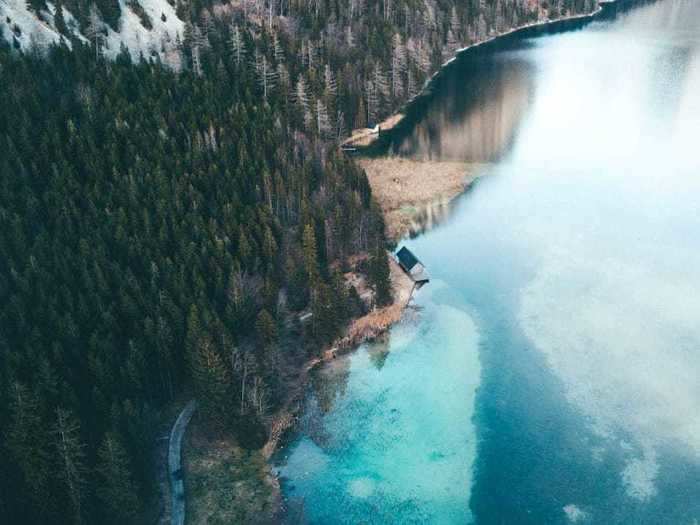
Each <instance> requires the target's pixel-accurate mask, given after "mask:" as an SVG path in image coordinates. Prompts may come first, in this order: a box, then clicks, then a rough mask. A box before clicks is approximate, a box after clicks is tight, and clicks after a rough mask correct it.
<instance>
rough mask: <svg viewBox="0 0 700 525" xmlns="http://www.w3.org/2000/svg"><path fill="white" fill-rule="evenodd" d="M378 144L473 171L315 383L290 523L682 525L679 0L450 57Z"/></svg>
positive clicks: (691, 278)
mask: <svg viewBox="0 0 700 525" xmlns="http://www.w3.org/2000/svg"><path fill="white" fill-rule="evenodd" d="M394 149H395V151H396V152H397V153H398V154H401V155H406V156H411V157H417V158H421V157H425V158H427V157H429V158H432V159H459V160H467V161H474V162H486V163H487V167H485V168H484V173H483V174H482V175H483V176H482V177H481V178H480V179H479V180H478V182H477V183H476V184H475V185H474V186H473V187H472V188H471V189H470V190H469V191H468V192H467V193H465V194H464V195H463V196H461V197H460V198H459V199H457V200H456V201H455V202H454V203H453V206H452V207H451V210H450V213H449V217H447V218H446V220H445V221H444V222H442V223H441V224H440V225H438V226H435V227H434V228H433V229H431V230H430V231H427V232H425V233H424V234H422V235H420V236H418V237H416V238H414V239H411V240H406V241H405V242H403V243H401V244H405V245H407V246H409V247H410V248H411V249H412V250H413V251H414V252H415V253H416V254H417V255H418V257H419V258H421V260H422V261H423V262H424V263H425V264H426V266H427V268H428V270H429V271H430V274H431V276H432V281H431V282H430V283H429V284H428V285H427V286H426V287H424V288H423V289H421V290H420V291H419V292H418V293H417V295H416V296H415V304H414V306H413V307H412V308H410V309H409V310H408V311H407V312H406V316H405V319H404V320H403V321H402V322H401V323H400V324H398V325H397V326H395V327H394V328H393V329H392V330H391V332H390V333H389V334H388V336H387V338H386V340H384V341H380V342H377V343H373V344H370V345H364V346H362V347H361V348H359V349H358V350H357V351H356V352H354V353H353V354H351V355H349V356H346V357H343V358H339V359H336V360H335V361H333V362H331V363H329V364H327V365H326V366H324V367H322V368H321V369H320V370H318V371H317V372H316V373H315V375H314V377H313V381H312V384H311V386H310V388H309V392H308V396H307V399H306V403H305V408H304V411H303V412H302V414H301V421H300V424H299V427H298V429H297V432H296V434H295V435H294V436H293V437H292V439H291V440H290V442H289V444H288V445H287V446H286V447H285V448H284V449H283V450H282V451H281V452H280V453H279V455H278V458H277V464H276V469H277V470H278V472H279V474H280V477H281V480H282V488H283V494H284V496H285V498H286V500H287V506H288V508H289V509H290V511H289V515H290V521H293V522H299V521H304V522H309V523H348V524H350V523H353V524H357V523H367V524H369V523H438V524H440V523H445V524H448V523H472V522H473V523H498V524H528V523H533V524H542V523H603V524H615V523H624V524H628V523H633V524H647V523H648V524H666V523H668V524H688V525H691V524H697V523H698V521H700V497H698V496H699V495H700V494H699V493H700V2H698V1H697V0H661V1H658V2H655V3H651V4H648V5H642V6H639V7H636V8H634V9H631V10H629V11H627V12H624V13H620V14H618V15H617V16H616V17H614V18H612V19H609V20H608V19H606V20H598V21H594V22H591V23H590V24H587V25H585V27H582V28H580V29H578V30H575V31H568V32H564V33H559V34H552V35H545V36H540V37H537V38H517V39H509V40H508V41H506V42H503V43H499V44H497V45H493V46H487V48H485V49H482V50H477V51H474V52H468V53H465V54H464V55H463V56H461V57H460V58H459V59H458V60H456V61H455V62H453V63H452V64H451V65H450V66H449V67H448V68H446V69H445V71H444V72H443V73H442V74H441V76H440V79H439V81H436V82H435V84H434V85H433V88H432V89H431V95H430V96H429V97H424V100H422V101H421V102H420V111H416V112H415V115H414V117H413V121H411V123H410V127H409V128H407V129H405V131H404V133H403V134H402V135H401V137H400V140H397V142H396V143H395V144H394Z"/></svg>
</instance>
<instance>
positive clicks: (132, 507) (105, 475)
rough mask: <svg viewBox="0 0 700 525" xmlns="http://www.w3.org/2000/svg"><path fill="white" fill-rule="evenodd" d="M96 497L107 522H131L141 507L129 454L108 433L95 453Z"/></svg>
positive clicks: (114, 437)
mask: <svg viewBox="0 0 700 525" xmlns="http://www.w3.org/2000/svg"><path fill="white" fill-rule="evenodd" d="M97 472H98V474H99V479H98V485H97V497H98V498H99V499H100V501H101V503H102V507H103V509H104V510H105V514H104V515H105V519H106V520H108V521H109V522H110V523H115V524H117V523H132V522H133V521H134V520H135V518H136V512H137V510H138V509H139V508H141V504H140V502H139V496H138V491H137V487H136V484H135V482H134V477H133V473H132V470H131V466H130V462H129V456H128V453H127V451H126V449H125V448H124V445H123V443H122V441H121V440H120V439H119V438H118V436H117V435H116V434H114V433H111V432H110V433H107V434H105V437H104V438H103V440H102V444H101V445H100V448H99V450H98V452H97Z"/></svg>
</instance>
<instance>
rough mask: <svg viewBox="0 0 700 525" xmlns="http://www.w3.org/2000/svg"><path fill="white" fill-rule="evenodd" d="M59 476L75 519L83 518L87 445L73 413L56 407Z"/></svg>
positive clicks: (80, 520) (55, 426) (56, 444)
mask: <svg viewBox="0 0 700 525" xmlns="http://www.w3.org/2000/svg"><path fill="white" fill-rule="evenodd" d="M53 435H54V445H55V449H56V461H57V463H58V477H59V479H60V481H61V484H62V486H63V488H64V490H65V492H66V494H67V495H68V499H69V501H70V503H71V508H72V514H73V519H74V521H75V522H76V523H80V522H82V520H83V500H84V499H85V489H86V482H87V479H86V467H85V450H84V449H85V445H84V444H83V443H82V441H81V439H80V424H79V423H78V420H77V419H75V417H74V416H73V414H72V413H71V412H70V411H68V410H65V409H63V408H60V407H59V408H57V409H56V422H55V425H54V429H53Z"/></svg>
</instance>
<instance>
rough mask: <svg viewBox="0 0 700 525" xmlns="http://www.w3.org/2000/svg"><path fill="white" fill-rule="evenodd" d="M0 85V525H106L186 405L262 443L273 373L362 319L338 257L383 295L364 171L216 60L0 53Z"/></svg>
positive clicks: (136, 495) (278, 382) (377, 229)
mask: <svg viewBox="0 0 700 525" xmlns="http://www.w3.org/2000/svg"><path fill="white" fill-rule="evenodd" d="M0 69H1V70H2V77H3V80H4V95H5V96H3V97H2V99H0V141H1V144H2V145H1V148H2V151H3V155H2V156H1V157H0V232H1V233H0V300H1V301H2V304H3V308H2V310H1V311H0V325H1V326H2V332H1V333H0V357H1V359H2V361H1V366H0V382H1V384H0V395H2V398H1V402H0V417H1V418H2V421H3V425H2V435H1V438H0V439H1V441H0V446H1V447H2V451H3V453H2V454H1V455H0V463H1V466H0V468H1V469H2V472H3V476H2V478H1V480H0V483H2V485H3V486H2V492H1V493H0V494H2V498H3V501H2V503H1V504H2V505H3V507H4V508H3V510H4V512H7V513H9V515H10V516H11V517H12V519H10V520H9V521H3V522H5V523H18V522H24V521H26V522H34V523H62V522H70V521H76V520H79V519H80V520H82V521H89V522H108V521H113V522H115V523H125V522H127V521H129V520H131V519H132V518H133V516H134V514H135V513H136V512H137V511H138V509H139V508H140V503H142V502H144V501H146V500H147V499H148V498H149V497H150V496H151V492H152V489H153V487H152V479H153V465H152V461H151V453H150V451H151V450H152V445H153V442H154V440H155V438H156V436H154V435H153V429H154V422H155V418H156V417H157V411H158V409H159V408H160V407H162V406H163V405H164V404H166V403H168V402H169V401H170V400H172V399H173V398H174V396H175V395H176V394H177V393H178V392H180V391H181V390H182V388H183V385H187V384H190V385H191V386H192V388H193V389H194V390H195V392H196V394H197V397H198V398H199V399H200V405H201V410H202V413H203V414H204V415H205V416H206V418H207V420H208V421H209V422H210V424H211V426H212V428H213V430H219V431H226V430H233V429H235V430H236V431H237V433H238V437H239V438H240V439H241V440H242V441H243V442H244V443H245V444H247V445H248V446H252V447H256V446H260V445H261V444H262V442H263V441H264V439H265V426H264V423H265V418H266V416H267V415H268V414H269V411H270V410H271V409H273V408H274V406H275V404H276V403H277V402H279V400H280V398H281V397H282V394H283V389H284V388H285V385H284V382H283V379H284V376H285V367H293V365H294V364H295V363H299V362H303V361H304V360H306V359H307V358H308V356H309V354H310V353H313V352H316V351H318V349H319V348H320V347H321V345H322V344H324V343H327V342H328V341H330V340H331V339H333V338H334V337H335V336H336V335H337V333H338V331H339V330H340V329H341V327H342V326H343V324H344V323H345V322H346V321H347V319H348V318H349V317H350V316H353V315H356V314H357V313H358V311H359V310H360V309H361V308H362V305H361V303H360V301H359V299H358V297H357V295H356V294H355V293H352V292H354V290H351V289H348V288H347V287H346V285H345V283H344V280H343V278H342V276H341V275H340V271H341V270H342V269H343V265H344V264H345V261H346V260H347V257H348V256H349V255H350V254H354V253H359V252H369V253H372V254H373V257H372V258H371V259H370V264H369V270H370V272H369V273H370V276H375V275H377V276H379V281H376V283H377V284H378V287H379V289H381V290H384V293H386V287H387V283H386V273H387V272H386V268H385V267H386V256H385V252H384V235H383V223H382V219H381V216H380V215H379V214H378V213H377V211H376V209H375V207H374V204H373V201H372V198H371V194H370V189H369V186H368V183H367V179H366V177H365V176H364V173H363V172H362V171H361V170H359V169H358V168H357V167H356V166H355V165H354V164H353V163H351V162H350V161H348V160H347V159H345V158H344V157H343V156H340V155H339V154H338V153H336V152H335V151H334V150H333V149H330V150H327V149H326V148H325V147H324V146H323V145H322V144H320V143H318V142H313V141H310V140H306V139H305V138H304V137H303V136H302V135H300V134H298V133H295V132H294V131H293V128H292V127H290V124H289V117H288V115H287V113H286V111H285V110H284V108H283V107H280V106H277V105H276V104H275V103H274V102H273V101H266V100H265V99H264V98H263V97H261V96H260V92H259V89H258V88H256V87H255V84H254V83H253V82H250V81H248V79H247V77H246V75H245V74H242V75H241V74H239V72H238V70H237V69H236V67H235V64H234V63H233V62H231V61H229V62H228V63H227V64H224V65H222V67H219V68H217V70H216V74H215V75H212V76H207V77H198V76H196V75H192V74H182V75H180V76H177V75H176V74H175V73H173V72H171V71H169V70H167V69H164V68H163V67H160V66H158V65H153V64H147V63H145V62H142V63H140V64H133V63H132V62H131V60H130V58H129V55H128V54H126V53H125V54H124V55H122V56H121V57H119V58H118V59H117V60H116V61H115V62H113V63H105V62H102V61H100V62H95V59H94V54H93V53H92V52H91V51H90V50H88V49H77V50H75V51H74V52H70V51H68V50H67V49H65V48H55V49H53V50H52V51H51V53H50V56H49V57H48V60H45V59H42V58H39V57H37V56H33V57H32V56H26V57H24V58H22V59H21V60H20V59H18V58H16V57H12V56H11V54H10V51H9V50H8V49H2V50H1V51H0ZM373 261H376V263H375V262H373ZM377 266H379V268H378V269H377V268H375V267H377ZM382 279H383V281H382ZM383 300H385V301H386V300H387V298H384V299H383ZM307 307H308V308H310V309H311V311H312V312H313V314H314V315H313V322H312V323H309V324H308V325H307V326H304V327H300V326H299V323H298V322H295V321H294V319H295V318H296V315H294V312H298V311H300V310H303V309H305V308H307ZM20 517H21V519H20Z"/></svg>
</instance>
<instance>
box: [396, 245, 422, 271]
mask: <svg viewBox="0 0 700 525" xmlns="http://www.w3.org/2000/svg"><path fill="white" fill-rule="evenodd" d="M396 257H398V259H399V264H400V265H401V266H403V268H404V269H405V270H406V271H407V272H410V271H411V269H412V268H413V267H414V266H415V265H416V264H418V263H419V262H420V261H419V260H418V257H416V256H415V255H413V252H412V251H411V250H409V249H408V248H406V247H405V246H404V247H403V248H401V249H400V250H399V251H398V252H396Z"/></svg>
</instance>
